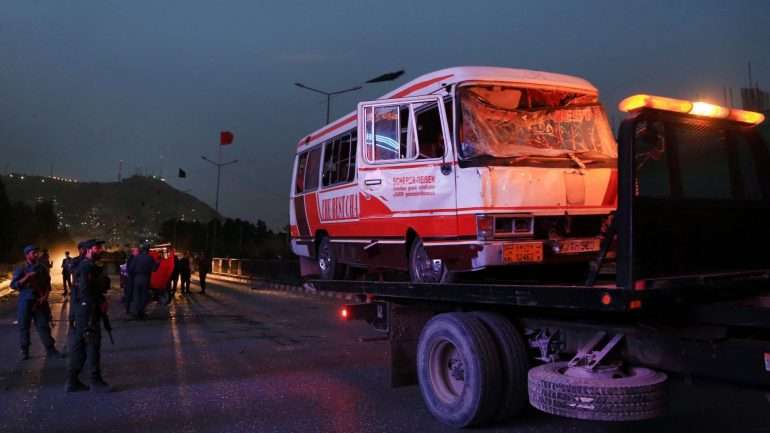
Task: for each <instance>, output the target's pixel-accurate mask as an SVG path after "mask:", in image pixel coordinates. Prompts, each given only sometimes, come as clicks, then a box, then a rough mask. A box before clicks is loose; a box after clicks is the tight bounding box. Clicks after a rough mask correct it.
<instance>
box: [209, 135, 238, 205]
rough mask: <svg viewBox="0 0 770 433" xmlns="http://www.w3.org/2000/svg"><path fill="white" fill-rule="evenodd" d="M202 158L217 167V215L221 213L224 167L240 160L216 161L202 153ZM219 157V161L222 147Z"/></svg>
mask: <svg viewBox="0 0 770 433" xmlns="http://www.w3.org/2000/svg"><path fill="white" fill-rule="evenodd" d="M201 158H202V159H203V160H204V161H206V162H208V163H209V164H211V165H213V166H215V167H216V168H217V198H216V201H215V205H214V208H215V209H216V211H217V216H218V215H219V182H220V180H221V178H222V167H226V166H228V165H232V164H235V163H236V162H238V160H237V159H234V160H232V161H228V162H214V161H212V160H210V159H208V158H206V157H205V156H204V155H201ZM218 159H219V161H221V160H222V149H221V147H220V150H219V158H218Z"/></svg>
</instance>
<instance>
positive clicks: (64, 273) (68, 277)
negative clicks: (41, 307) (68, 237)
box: [61, 251, 72, 297]
mask: <svg viewBox="0 0 770 433" xmlns="http://www.w3.org/2000/svg"><path fill="white" fill-rule="evenodd" d="M61 281H62V285H63V286H64V297H67V295H68V294H69V291H68V289H70V288H71V287H72V257H70V252H69V251H65V252H64V260H62V261H61Z"/></svg>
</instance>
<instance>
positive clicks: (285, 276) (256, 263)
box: [211, 257, 302, 284]
mask: <svg viewBox="0 0 770 433" xmlns="http://www.w3.org/2000/svg"><path fill="white" fill-rule="evenodd" d="M211 272H212V274H219V275H227V276H231V277H241V278H253V279H257V280H265V281H268V280H269V281H272V282H276V283H285V284H301V283H302V278H301V277H300V273H299V261H297V260H293V259H291V260H289V259H287V260H283V259H272V260H252V259H231V258H220V257H215V258H213V259H211Z"/></svg>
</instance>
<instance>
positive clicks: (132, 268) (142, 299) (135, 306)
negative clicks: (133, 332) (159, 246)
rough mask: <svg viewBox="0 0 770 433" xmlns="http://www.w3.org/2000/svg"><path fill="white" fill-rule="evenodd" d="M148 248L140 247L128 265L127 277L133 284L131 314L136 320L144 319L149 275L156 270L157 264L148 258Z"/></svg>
mask: <svg viewBox="0 0 770 433" xmlns="http://www.w3.org/2000/svg"><path fill="white" fill-rule="evenodd" d="M149 253H150V247H149V246H148V245H146V244H145V245H142V246H141V247H140V248H139V255H138V256H136V257H134V259H133V260H132V261H131V264H130V265H128V277H129V278H130V279H131V281H132V282H133V292H132V299H131V301H132V305H131V314H132V315H133V316H134V317H136V318H138V319H141V318H144V317H145V314H144V308H145V307H146V306H147V302H148V301H149V298H150V293H149V291H150V274H152V273H153V272H155V271H156V270H158V265H159V264H158V263H157V262H156V261H155V259H153V258H152V257H151V256H150V254H149Z"/></svg>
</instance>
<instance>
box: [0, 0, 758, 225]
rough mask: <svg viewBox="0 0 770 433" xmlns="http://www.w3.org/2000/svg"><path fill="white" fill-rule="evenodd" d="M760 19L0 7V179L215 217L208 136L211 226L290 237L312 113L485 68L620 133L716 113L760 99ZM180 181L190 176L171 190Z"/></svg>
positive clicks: (740, 8)
mask: <svg viewBox="0 0 770 433" xmlns="http://www.w3.org/2000/svg"><path fill="white" fill-rule="evenodd" d="M769 46H770V2H767V1H761V0H756V1H729V2H728V1H723V0H722V1H704V0H701V1H680V2H672V1H660V2H643V1H640V2H619V1H562V2H519V1H476V2H470V1H465V2H459V1H412V2H400V1H388V2H371V1H364V0H358V1H346V0H339V1H335V2H320V1H305V2H299V1H281V2H278V1H275V2H259V1H253V0H237V1H236V0H232V1H219V2H214V1H196V0H184V1H158V0H155V1H139V0H135V1H105V0H98V1H97V0H94V1H86V0H83V1H54V0H51V1H40V0H20V1H15V0H2V13H0V150H2V157H0V158H1V159H0V171H2V173H6V172H9V171H13V172H23V173H32V174H44V175H47V174H49V171H50V170H51V167H53V172H54V174H55V175H59V176H68V177H75V178H78V179H80V180H85V181H113V180H115V179H116V178H117V170H118V164H119V161H120V160H123V161H124V164H123V174H124V176H128V175H131V174H134V173H136V172H138V171H141V172H144V173H151V174H160V173H161V172H162V174H163V175H164V176H166V177H167V178H168V179H169V182H170V183H171V184H172V185H173V186H175V187H176V188H178V189H180V190H190V192H191V193H192V194H194V195H196V196H197V197H199V198H201V199H202V200H204V201H206V202H207V203H209V204H211V205H212V206H213V205H214V194H215V178H216V171H215V169H214V168H213V167H211V166H209V165H208V164H207V163H206V162H204V161H202V160H201V155H207V156H208V157H209V158H212V159H215V158H216V153H217V144H218V136H219V131H220V130H223V129H225V130H230V131H233V132H234V133H235V143H234V144H233V145H232V146H229V147H227V148H225V149H224V152H223V159H226V160H229V159H235V158H237V159H239V160H240V162H239V163H238V164H236V165H235V166H232V167H228V168H227V169H225V171H224V177H223V188H222V196H221V210H222V213H223V214H224V215H226V216H229V217H240V218H246V219H249V220H252V221H255V220H257V219H263V220H265V221H267V222H268V224H269V225H270V226H271V227H273V228H280V227H282V226H284V225H285V224H286V223H287V220H288V210H287V207H288V204H287V203H288V198H287V193H288V189H289V177H290V176H289V175H290V170H291V160H292V157H293V150H294V148H295V144H296V142H297V140H298V139H299V138H300V137H302V136H303V135H305V134H307V133H308V132H310V131H312V130H314V129H316V128H318V127H320V126H321V125H322V124H323V122H324V117H325V107H326V102H325V98H324V97H323V96H321V95H317V94H313V93H310V92H307V91H304V90H302V89H299V88H297V87H295V86H294V85H293V83H294V82H296V81H299V82H302V83H305V84H307V85H309V86H313V87H317V88H321V89H327V90H339V89H343V88H347V87H351V86H355V85H358V84H361V83H362V82H364V81H366V80H367V79H369V78H372V77H374V76H377V75H379V74H381V73H384V72H390V71H394V70H399V69H404V70H406V73H405V74H404V75H403V76H402V77H401V78H400V79H399V80H397V81H395V82H392V83H379V84H370V85H367V86H366V87H364V89H363V90H361V91H358V92H355V93H352V94H347V95H343V96H340V97H338V98H335V99H334V100H333V102H332V117H338V116H341V115H343V114H345V113H347V112H349V111H352V110H353V108H354V107H355V104H356V102H358V101H360V100H367V99H374V98H376V97H378V96H380V95H381V94H384V93H386V92H387V91H389V90H391V89H392V88H394V87H396V86H398V85H400V84H403V83H405V82H407V81H409V80H411V79H414V78H416V77H417V76H419V75H421V74H424V73H427V72H430V71H433V70H436V69H441V68H444V67H449V66H459V65H484V66H507V67H516V68H527V69H539V70H546V71H552V72H561V73H566V74H574V75H578V76H581V77H583V78H586V79H588V80H589V81H591V82H592V83H594V84H595V85H596V86H597V87H598V88H599V90H600V92H601V95H602V101H603V102H604V103H605V104H606V106H607V108H608V112H609V114H610V115H611V116H613V117H615V118H616V119H620V115H619V113H618V112H617V109H616V106H617V103H618V101H619V100H620V99H622V98H623V97H624V96H627V95H629V94H632V93H636V92H646V93H654V94H661V95H669V96H674V97H681V98H691V99H694V98H700V99H705V100H711V101H713V102H718V103H722V102H723V99H722V95H723V88H724V87H732V88H733V89H734V93H735V95H736V101H737V95H738V93H739V92H738V89H739V88H740V87H741V86H746V85H747V81H748V78H747V62H748V61H749V60H750V61H751V62H752V65H753V72H754V80H755V81H758V82H759V85H760V87H765V88H767V87H770V51H769V50H770V48H769ZM178 168H183V169H184V170H186V171H187V173H188V178H187V179H177V178H176V177H175V176H176V172H177V169H178Z"/></svg>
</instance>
